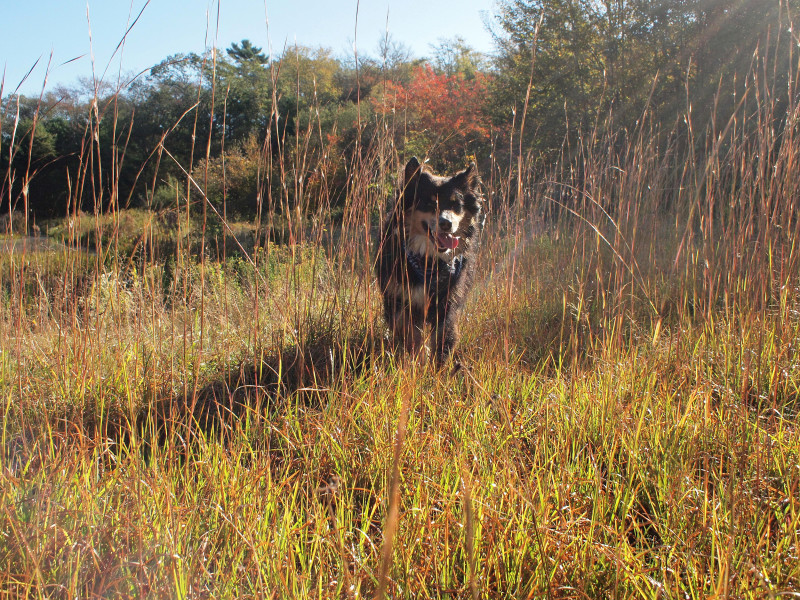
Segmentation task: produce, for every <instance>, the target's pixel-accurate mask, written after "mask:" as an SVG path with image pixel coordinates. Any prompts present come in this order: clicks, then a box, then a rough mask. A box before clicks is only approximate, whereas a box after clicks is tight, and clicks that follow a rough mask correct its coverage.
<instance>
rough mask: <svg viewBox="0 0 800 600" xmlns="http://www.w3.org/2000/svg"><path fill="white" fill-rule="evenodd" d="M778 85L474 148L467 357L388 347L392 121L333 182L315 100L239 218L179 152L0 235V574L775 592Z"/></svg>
mask: <svg viewBox="0 0 800 600" xmlns="http://www.w3.org/2000/svg"><path fill="white" fill-rule="evenodd" d="M793 81H796V79H794V80H793ZM771 91H772V92H774V94H773V93H771ZM778 93H779V92H776V91H775V90H774V89H773V90H770V89H765V88H764V87H762V86H760V85H759V84H758V83H754V84H753V85H752V87H749V88H748V91H747V94H745V96H744V97H743V98H742V99H741V101H740V102H739V103H738V105H737V107H736V110H735V111H734V112H733V113H732V115H731V116H728V117H725V118H716V117H715V118H712V120H711V124H710V125H709V126H708V129H707V130H703V131H702V132H696V133H695V132H694V130H693V124H692V116H691V113H689V112H687V113H686V114H684V116H683V118H684V120H683V123H682V125H680V126H676V127H675V128H674V129H672V130H669V129H663V128H661V127H660V126H658V125H657V124H654V123H653V122H652V120H651V119H650V118H649V116H648V113H647V112H646V111H645V113H644V114H642V116H641V118H640V119H639V120H638V122H637V126H636V128H634V129H632V130H630V131H625V132H621V131H617V130H615V129H614V128H613V127H606V126H605V125H607V124H606V123H604V122H603V120H602V119H601V118H598V120H597V122H596V124H595V127H594V128H592V129H588V130H586V131H585V132H583V135H582V136H581V137H580V138H579V142H578V143H577V145H571V146H569V147H567V146H566V145H565V147H564V148H563V149H562V151H561V153H560V154H559V155H558V157H557V158H556V159H555V160H553V161H550V162H548V163H547V164H546V165H542V164H541V163H539V162H537V161H535V160H534V159H533V158H532V155H526V154H525V153H523V152H519V153H518V154H517V155H515V154H514V153H512V158H513V160H511V159H502V160H501V159H500V158H492V159H491V160H488V161H487V162H486V163H485V164H483V165H482V167H481V175H482V178H483V190H484V194H485V196H486V198H487V205H488V207H489V216H488V220H487V225H486V229H485V231H484V232H483V234H482V240H481V245H482V250H481V257H480V266H479V270H478V276H477V278H476V285H475V287H474V289H473V291H472V292H471V294H470V296H469V300H468V306H467V310H466V312H465V317H464V322H463V323H462V329H463V337H462V339H461V342H460V344H459V346H458V348H457V354H458V357H459V359H460V361H461V362H462V363H463V365H464V367H463V368H462V369H459V370H455V369H453V368H452V365H446V366H445V367H444V368H442V369H436V368H435V367H434V366H433V365H430V364H426V363H424V362H421V361H418V362H415V361H412V360H409V359H407V358H404V357H402V356H398V355H394V354H393V353H392V352H391V351H390V349H389V346H388V343H387V331H386V327H385V324H384V323H383V320H382V316H381V311H380V294H379V291H378V289H377V286H376V284H375V282H374V280H373V277H372V260H373V257H374V251H375V248H374V245H375V241H376V239H375V238H376V232H377V228H378V227H379V224H380V223H381V221H382V219H383V218H384V216H385V213H386V210H387V207H388V206H389V202H390V200H391V198H392V193H393V192H392V190H391V187H392V185H391V184H392V183H393V182H396V180H397V176H398V173H399V170H400V166H401V165H402V164H403V158H405V157H402V156H400V155H399V154H398V151H397V149H396V148H395V147H394V146H393V145H392V144H391V143H390V140H389V138H388V137H384V138H378V139H377V140H372V141H371V142H370V144H369V146H368V147H364V148H363V149H362V151H360V152H357V153H354V154H352V155H351V156H350V157H349V158H347V159H345V158H341V160H342V161H344V162H343V164H341V165H338V166H339V167H341V169H343V172H344V173H345V178H346V181H347V186H346V189H347V194H346V195H345V197H344V198H343V199H341V200H340V199H338V198H334V197H332V196H331V194H330V193H328V192H327V190H326V188H325V186H324V185H311V184H307V182H306V181H304V180H303V178H302V177H301V176H299V175H298V174H297V173H298V171H297V170H295V169H293V168H292V167H291V165H293V164H298V163H300V162H302V161H303V159H305V158H307V159H308V160H309V161H311V160H323V158H320V157H323V156H325V157H326V158H325V160H327V155H326V154H325V153H324V152H320V153H318V154H313V155H310V154H309V155H304V154H303V149H304V148H307V147H308V145H307V144H304V139H305V138H304V137H303V136H304V135H307V136H309V137H310V136H312V135H315V134H314V130H313V126H309V127H308V129H307V130H306V132H305V133H303V132H298V134H297V138H296V140H295V142H293V143H292V144H288V145H287V146H292V145H293V146H294V150H293V151H294V152H295V154H293V155H292V156H291V157H290V156H289V154H288V152H289V150H292V148H291V147H290V148H289V149H288V150H286V152H287V154H285V155H284V154H281V153H278V154H275V153H274V149H273V150H270V148H268V147H267V148H264V149H263V152H264V155H263V156H264V160H265V161H268V160H276V161H279V162H280V165H281V169H280V170H279V173H280V177H281V179H280V181H279V182H277V184H276V183H275V182H272V183H271V185H273V186H276V185H277V187H280V188H283V189H289V188H292V189H295V190H298V192H297V195H296V196H295V197H296V198H301V199H302V201H301V202H297V203H296V204H293V205H290V204H289V203H288V202H287V203H286V204H285V205H283V206H278V205H277V204H276V208H275V209H274V210H272V211H267V210H265V211H264V212H263V214H262V213H261V212H259V215H258V217H257V219H255V220H236V219H234V218H233V217H231V218H228V217H227V216H226V215H225V213H224V212H222V211H218V209H217V208H215V205H214V203H212V202H211V201H209V199H208V197H207V196H206V194H205V191H204V190H205V188H204V183H203V177H202V173H192V174H190V173H189V169H188V168H187V170H186V171H185V175H184V177H183V178H182V179H181V180H180V181H179V183H178V185H176V186H174V196H172V197H167V199H166V200H164V201H163V202H162V204H161V206H160V207H159V208H155V207H151V208H149V209H146V208H136V209H125V208H124V207H120V206H119V205H114V204H113V203H112V205H111V207H110V208H108V209H107V210H102V211H97V212H95V213H94V214H92V213H82V212H79V211H77V210H75V211H74V212H73V214H71V215H69V216H67V217H63V218H57V219H53V220H51V221H48V222H46V223H41V224H40V228H41V231H42V237H46V239H47V240H48V242H47V244H45V245H44V246H42V245H37V246H30V245H26V244H25V243H23V238H22V237H20V236H19V235H16V236H15V235H13V234H12V233H9V234H7V235H6V236H5V237H4V238H3V239H2V240H0V243H4V244H8V246H7V247H6V248H5V250H6V251H5V252H3V254H2V255H0V293H2V296H1V297H0V349H1V350H0V401H1V402H0V406H1V407H2V408H1V409H0V410H2V430H1V431H0V437H2V440H3V449H4V451H3V453H2V454H0V593H2V594H3V595H5V596H8V597H31V598H39V597H64V598H77V597H92V598H93V597H131V598H149V597H152V598H161V597H178V598H206V597H209V598H210V597H214V598H233V597H236V598H248V597H259V598H262V597H270V598H312V597H313V598H342V597H346V598H361V597H373V598H601V597H611V598H642V597H645V598H711V597H714V598H717V597H718V598H782V597H793V596H797V595H798V594H800V501H799V500H798V497H800V496H799V495H798V485H800V457H798V451H800V435H799V432H798V411H800V395H799V394H800V248H799V247H798V240H800V218H799V216H800V178H798V172H800V171H799V170H798V169H800V129H798V118H800V108H798V105H797V104H796V103H794V101H793V100H792V99H796V98H797V95H796V94H795V93H794V89H792V90H791V91H790V94H789V96H788V97H789V98H790V101H789V103H788V105H786V106H784V105H779V104H778V103H777V102H776V101H775V97H777V95H778ZM779 107H780V108H779ZM778 111H780V112H779V114H778ZM530 118H531V119H533V117H530ZM775 123H781V124H782V126H781V127H780V128H777V127H776V126H775ZM97 126H98V127H99V125H97ZM529 126H531V125H530V124H529ZM521 127H525V120H524V118H523V119H522V126H521ZM521 135H522V132H521V131H520V133H519V136H520V137H521ZM693 136H694V137H693ZM96 139H100V138H99V136H98V137H97V138H96ZM702 140H706V141H702ZM98 143H99V142H98ZM512 143H513V140H512ZM267 145H269V139H268V140H267ZM287 146H282V148H286V147H287ZM323 149H324V148H323ZM520 149H521V146H520ZM331 154H333V149H331ZM90 155H91V153H87V157H86V160H89V159H90V158H89V157H90ZM493 156H494V155H493ZM498 156H500V155H499V154H498ZM283 161H285V163H284V162H283ZM284 164H285V165H286V168H283V166H284ZM322 168H323V167H320V169H322ZM93 176H95V175H94V174H93V173H91V172H90V173H89V174H88V175H87V177H88V178H91V177H93ZM105 176H106V178H107V179H106V185H110V188H111V189H112V190H113V189H114V185H115V181H114V175H113V173H111V174H110V175H109V174H106V175H105ZM109 178H110V184H108V179H109ZM387 182H388V183H387ZM65 185H66V183H65ZM305 185H308V188H307V189H305V188H304V186H305ZM98 189H101V186H98ZM98 193H102V192H98ZM112 195H113V194H112ZM162 200H163V199H162ZM12 242H13V243H14V244H16V245H15V247H14V251H13V252H12V251H10V249H11V247H10V244H11V243H12Z"/></svg>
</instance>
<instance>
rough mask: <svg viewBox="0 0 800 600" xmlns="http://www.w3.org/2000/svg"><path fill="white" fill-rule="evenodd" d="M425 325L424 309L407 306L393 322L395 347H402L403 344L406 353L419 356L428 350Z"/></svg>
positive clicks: (414, 356)
mask: <svg viewBox="0 0 800 600" xmlns="http://www.w3.org/2000/svg"><path fill="white" fill-rule="evenodd" d="M424 327H425V319H424V316H423V314H422V311H420V310H417V309H415V308H413V307H407V309H406V310H404V311H402V313H400V314H398V315H397V316H396V318H395V320H394V322H393V323H392V337H393V338H394V344H395V347H400V345H401V344H402V346H403V348H404V349H405V351H406V353H408V354H409V355H411V356H412V357H413V358H417V357H418V356H419V355H420V354H421V353H423V352H424V351H425V350H426V346H425V336H424Z"/></svg>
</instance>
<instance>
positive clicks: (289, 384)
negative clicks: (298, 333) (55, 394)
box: [115, 332, 384, 445]
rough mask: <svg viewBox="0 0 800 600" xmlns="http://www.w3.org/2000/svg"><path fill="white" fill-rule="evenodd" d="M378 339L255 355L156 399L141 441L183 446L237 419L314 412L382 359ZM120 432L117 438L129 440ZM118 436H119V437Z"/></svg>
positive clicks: (322, 341) (141, 420)
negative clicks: (348, 381)
mask: <svg viewBox="0 0 800 600" xmlns="http://www.w3.org/2000/svg"><path fill="white" fill-rule="evenodd" d="M383 352H384V350H383V344H382V339H381V338H380V337H377V336H373V335H371V334H368V333H365V332H361V333H360V334H353V335H351V336H348V337H346V338H340V337H337V336H335V335H334V334H330V333H326V334H323V335H320V336H315V337H314V338H313V339H309V340H308V341H306V342H305V343H300V344H292V345H287V346H284V347H278V348H277V349H275V350H273V351H270V352H265V353H257V354H256V356H255V357H254V358H253V360H252V361H251V362H244V363H241V364H239V365H237V366H235V367H232V368H229V369H228V370H226V371H225V372H223V373H221V374H220V376H219V377H217V378H216V379H214V380H213V381H211V382H210V383H207V384H206V385H204V386H202V387H198V388H197V389H193V386H191V385H190V386H189V389H188V391H187V392H186V393H185V394H181V395H178V396H173V397H166V398H160V399H157V400H156V401H155V402H154V403H152V404H151V405H149V406H146V407H144V408H143V410H142V411H141V412H140V413H139V415H138V416H137V419H136V432H137V433H138V434H139V435H140V436H141V439H142V440H148V439H149V440H157V443H158V444H159V445H164V444H167V443H169V441H170V440H172V441H175V440H180V441H182V442H188V441H189V440H191V439H193V438H195V437H197V436H198V435H199V436H202V437H206V436H217V437H221V438H224V437H225V436H226V434H227V433H228V432H231V431H232V430H233V429H234V428H235V427H236V424H237V423H241V422H242V421H243V420H247V419H249V420H255V421H259V420H264V419H266V420H270V419H274V418H277V417H278V416H280V415H281V414H282V413H284V412H285V411H287V410H288V408H289V407H290V405H291V406H298V405H299V406H302V407H304V408H320V407H322V406H323V404H324V402H325V401H326V397H327V395H328V394H329V393H331V392H332V391H333V390H335V389H336V386H337V382H339V381H343V380H345V379H353V378H357V377H359V376H360V375H361V374H363V373H364V372H365V371H367V370H369V369H370V368H371V367H372V366H373V365H374V364H376V363H377V362H379V361H381V360H382V357H383ZM124 429H125V427H124V426H123V427H122V428H120V430H119V432H118V434H117V435H116V436H115V437H116V438H117V439H119V440H121V441H123V440H130V433H131V431H130V426H128V427H127V429H128V431H127V432H126V431H124ZM120 434H121V435H120Z"/></svg>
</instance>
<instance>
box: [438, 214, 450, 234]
mask: <svg viewBox="0 0 800 600" xmlns="http://www.w3.org/2000/svg"><path fill="white" fill-rule="evenodd" d="M452 227H453V224H452V223H451V222H450V221H448V220H447V219H445V218H444V217H441V218H439V229H440V230H441V231H450V229H451V228H452Z"/></svg>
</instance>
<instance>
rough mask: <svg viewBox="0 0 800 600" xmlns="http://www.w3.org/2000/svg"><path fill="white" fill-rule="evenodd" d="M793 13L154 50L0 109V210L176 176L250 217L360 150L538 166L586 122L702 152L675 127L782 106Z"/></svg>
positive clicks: (620, 12)
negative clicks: (472, 41) (142, 59)
mask: <svg viewBox="0 0 800 600" xmlns="http://www.w3.org/2000/svg"><path fill="white" fill-rule="evenodd" d="M798 9H800V0H775V1H773V0H751V1H749V2H740V1H738V0H501V1H500V2H499V3H498V4H497V5H496V11H495V14H494V15H493V16H492V20H491V27H492V33H493V36H494V40H495V51H494V53H493V54H491V55H484V54H481V53H479V52H477V51H475V50H474V49H473V48H471V47H470V46H469V43H468V41H466V40H464V39H461V38H454V39H449V40H441V41H440V42H439V43H437V44H435V45H433V46H432V47H431V52H430V55H429V56H427V57H415V56H413V55H412V53H411V51H410V50H409V49H408V48H407V47H406V46H404V45H403V44H402V43H399V42H397V41H396V40H393V39H392V38H391V37H384V38H382V39H381V40H380V42H379V44H378V47H377V49H376V50H375V51H374V52H373V53H372V54H368V55H359V56H358V57H357V58H356V57H337V56H335V55H334V54H333V53H332V51H331V50H329V49H325V48H313V47H306V46H296V47H289V48H286V49H284V50H283V51H282V52H280V53H278V54H276V55H274V56H268V55H267V54H266V53H265V52H264V51H263V50H262V48H260V47H258V46H257V45H255V44H254V43H253V42H251V41H249V40H242V41H240V42H235V43H232V44H231V46H230V47H229V48H227V49H226V50H224V51H216V52H215V51H208V52H206V53H204V54H194V53H187V54H180V55H175V56H170V57H167V58H166V59H165V60H163V61H162V62H161V63H159V64H158V65H156V66H154V67H153V68H152V69H150V71H149V72H148V73H146V74H145V75H143V76H142V77H138V78H136V79H134V80H133V81H131V82H128V83H125V84H123V85H120V86H110V85H108V84H104V85H96V84H94V83H92V82H83V84H81V85H78V86H74V87H71V88H68V87H59V88H56V89H54V90H51V91H48V92H47V93H46V94H44V95H43V97H42V98H41V99H40V98H38V97H26V96H9V97H6V98H1V99H0V107H1V109H0V110H2V114H1V115H0V173H2V177H3V180H2V188H0V210H3V211H5V212H8V211H9V209H14V210H21V209H23V207H27V209H28V210H30V211H31V212H32V213H33V214H35V216H36V217H37V218H39V219H42V218H48V217H57V216H63V215H64V214H68V213H70V212H74V211H79V210H80V211H107V210H110V209H115V208H123V207H150V208H154V209H164V208H168V207H170V206H174V205H175V204H176V198H178V197H179V196H180V195H181V194H182V189H183V188H185V186H186V183H185V182H186V180H187V175H191V176H192V178H193V179H194V180H195V181H196V183H197V186H198V187H200V188H202V189H203V190H204V192H205V193H206V194H207V195H208V198H209V200H210V201H211V202H212V203H214V204H215V205H217V206H219V207H220V208H221V209H222V208H223V207H224V210H225V211H226V212H227V213H228V214H232V215H236V216H239V217H242V218H249V217H252V216H253V215H254V214H255V213H256V212H257V211H258V210H259V208H260V206H261V203H262V202H263V201H264V198H265V197H267V196H273V195H275V196H280V197H281V198H282V199H283V200H282V202H281V203H276V204H275V205H274V207H272V209H274V210H280V209H281V207H286V206H289V205H291V204H292V203H294V202H296V203H299V202H300V199H299V198H298V194H299V192H298V191H297V190H289V189H280V188H281V186H284V187H285V182H286V181H287V177H286V176H285V174H286V173H287V172H289V173H291V174H292V177H290V178H289V180H295V181H297V180H301V181H303V182H304V190H305V193H306V194H307V195H308V192H309V190H312V189H317V191H319V190H321V189H323V188H324V194H325V196H326V197H327V198H328V199H329V200H330V201H331V204H333V205H335V204H336V203H337V202H339V201H341V200H342V199H343V198H344V196H345V194H346V193H347V181H348V178H347V172H346V171H347V168H348V167H347V166H348V165H349V164H352V163H353V160H355V159H356V158H357V156H358V155H359V154H360V153H362V154H363V153H369V152H371V151H373V149H374V148H375V147H376V145H379V144H384V145H388V146H389V147H391V148H392V149H393V151H395V152H397V153H398V154H399V155H400V156H401V157H403V158H405V157H408V156H411V155H417V156H424V157H428V158H429V159H430V160H431V162H432V163H433V164H434V166H436V167H437V168H440V169H446V168H450V167H452V166H456V165H457V166H461V165H462V164H463V163H464V161H466V160H477V161H478V162H479V163H487V162H489V161H495V162H496V163H498V162H499V163H501V164H512V162H513V161H511V160H510V159H511V158H512V155H514V154H515V153H516V154H522V155H524V156H525V159H526V161H529V162H530V161H540V162H542V163H547V162H548V161H550V160H552V159H553V157H555V156H557V155H559V154H560V153H563V151H564V149H565V148H569V147H571V146H572V145H574V144H575V143H576V141H577V140H579V139H581V137H583V136H586V135H587V134H588V133H589V132H594V133H595V134H596V133H597V130H598V129H603V130H610V131H613V132H615V135H617V136H618V137H619V138H620V139H621V140H624V138H625V136H626V135H627V133H628V132H631V131H633V130H634V129H635V128H636V127H637V126H640V125H641V122H642V120H643V119H647V120H649V122H650V123H651V126H652V127H654V128H656V129H664V130H670V129H674V128H676V127H677V128H683V129H685V130H686V131H687V134H686V135H685V139H686V143H697V144H699V145H701V146H702V144H703V143H704V142H702V141H698V140H696V139H694V138H693V137H692V135H691V131H690V130H691V129H692V128H695V129H696V130H697V131H700V130H702V129H703V128H704V127H705V125H706V124H708V123H709V122H710V121H712V120H718V121H719V122H721V123H724V122H725V121H726V120H727V118H728V117H729V116H730V115H731V114H733V113H734V111H735V110H737V107H738V106H739V105H740V104H741V98H742V95H743V94H745V93H746V90H747V89H748V86H752V85H755V86H756V87H758V86H767V81H766V80H769V82H768V83H769V89H771V90H784V92H783V93H782V95H781V96H780V97H775V98H772V99H771V101H773V102H776V103H778V104H779V108H780V106H788V105H789V104H790V102H791V100H792V95H793V94H795V87H794V85H795V83H794V77H795V75H796V72H795V71H794V67H793V65H795V66H796V57H795V53H796V52H797V46H798V42H799V41H800V40H799V39H798V35H797V32H796V31H795V29H793V28H792V21H793V18H794V15H795V14H796V12H797V11H798ZM765 89H766V88H765ZM785 90H788V93H785ZM781 103H782V104H781ZM775 114H776V115H779V116H780V115H781V114H784V115H785V112H784V113H781V111H780V110H777V111H775ZM523 123H524V127H523ZM785 124H786V119H785V118H778V120H777V122H776V123H775V124H774V126H775V128H776V130H777V131H780V129H781V128H782V127H784V126H785ZM504 161H506V162H504ZM281 171H282V172H283V176H280V173H279V172H281ZM315 186H316V188H315Z"/></svg>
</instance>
